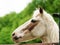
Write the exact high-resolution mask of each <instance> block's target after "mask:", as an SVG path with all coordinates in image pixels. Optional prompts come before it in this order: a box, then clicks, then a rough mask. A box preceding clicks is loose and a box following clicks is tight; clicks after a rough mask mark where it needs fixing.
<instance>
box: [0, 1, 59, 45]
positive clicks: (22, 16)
mask: <svg viewBox="0 0 60 45" xmlns="http://www.w3.org/2000/svg"><path fill="white" fill-rule="evenodd" d="M38 6H39V7H40V6H41V7H43V8H44V9H45V10H46V11H47V12H48V13H50V14H51V15H52V14H53V13H59V12H60V0H32V2H31V3H29V4H28V5H27V7H26V8H25V9H24V10H23V11H21V12H20V13H16V12H11V13H10V14H6V16H4V17H0V44H13V43H14V42H13V41H12V39H11V34H12V32H13V31H14V30H15V29H16V28H17V27H18V26H20V25H21V24H23V23H24V22H26V21H27V20H29V19H30V18H31V17H32V14H33V11H34V10H35V9H36V8H37V7H38ZM54 19H55V21H56V22H57V24H58V22H59V20H58V18H55V17H54ZM40 42H41V40H40V39H35V40H32V41H29V42H23V43H40Z"/></svg>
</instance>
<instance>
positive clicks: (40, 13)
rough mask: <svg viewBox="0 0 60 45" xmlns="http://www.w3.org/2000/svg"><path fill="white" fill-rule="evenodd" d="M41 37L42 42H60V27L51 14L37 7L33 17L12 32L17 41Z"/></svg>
mask: <svg viewBox="0 0 60 45" xmlns="http://www.w3.org/2000/svg"><path fill="white" fill-rule="evenodd" d="M36 38H40V39H41V40H42V43H59V27H58V25H57V23H56V22H55V20H54V19H53V17H52V16H51V14H49V13H47V12H46V11H45V10H44V9H43V8H41V7H40V8H37V9H36V10H34V12H33V16H32V17H31V19H29V20H28V21H26V22H25V23H24V24H22V25H21V26H19V27H18V28H17V29H16V30H14V31H13V32H12V40H13V41H14V42H16V43H19V42H26V41H29V40H33V39H36Z"/></svg>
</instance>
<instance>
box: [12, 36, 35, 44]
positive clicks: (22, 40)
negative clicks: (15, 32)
mask: <svg viewBox="0 0 60 45" xmlns="http://www.w3.org/2000/svg"><path fill="white" fill-rule="evenodd" d="M33 39H36V38H34V37H33V36H29V37H23V38H19V39H18V40H14V39H13V41H14V42H16V43H19V42H27V41H30V40H33Z"/></svg>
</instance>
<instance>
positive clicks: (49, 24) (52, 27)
mask: <svg viewBox="0 0 60 45" xmlns="http://www.w3.org/2000/svg"><path fill="white" fill-rule="evenodd" d="M43 20H44V21H45V24H46V28H47V29H46V30H47V35H48V38H50V40H51V41H52V42H54V41H55V42H57V41H58V39H59V38H58V36H59V31H58V30H59V28H58V25H57V24H56V22H55V21H54V19H53V17H52V16H51V15H50V14H48V13H46V12H45V13H44V16H43ZM48 38H47V39H48Z"/></svg>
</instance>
